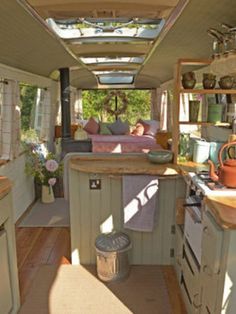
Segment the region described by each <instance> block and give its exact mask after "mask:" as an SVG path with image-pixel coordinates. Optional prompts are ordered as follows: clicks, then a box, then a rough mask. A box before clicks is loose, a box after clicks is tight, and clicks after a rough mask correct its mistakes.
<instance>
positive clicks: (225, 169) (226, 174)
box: [208, 141, 236, 188]
mask: <svg viewBox="0 0 236 314" xmlns="http://www.w3.org/2000/svg"><path fill="white" fill-rule="evenodd" d="M233 145H236V141H235V142H230V143H226V144H224V145H222V146H221V148H220V150H219V154H218V160H219V168H218V173H217V174H216V172H215V166H214V163H213V162H212V161H211V160H208V163H209V164H210V178H211V179H212V180H213V181H219V182H220V183H221V184H223V185H225V186H226V187H229V188H236V160H235V159H227V160H225V161H224V162H223V161H222V153H223V150H224V149H225V148H227V147H228V148H229V147H230V146H233Z"/></svg>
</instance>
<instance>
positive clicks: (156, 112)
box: [151, 88, 160, 121]
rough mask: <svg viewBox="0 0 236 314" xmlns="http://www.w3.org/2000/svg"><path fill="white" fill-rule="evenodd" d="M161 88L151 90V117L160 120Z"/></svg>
mask: <svg viewBox="0 0 236 314" xmlns="http://www.w3.org/2000/svg"><path fill="white" fill-rule="evenodd" d="M159 93H160V89H159V88H157V89H152V90H151V119H153V120H157V121H160V96H159Z"/></svg>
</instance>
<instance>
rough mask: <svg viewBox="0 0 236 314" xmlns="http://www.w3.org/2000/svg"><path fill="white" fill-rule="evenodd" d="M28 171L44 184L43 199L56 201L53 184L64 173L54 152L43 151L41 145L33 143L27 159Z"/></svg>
mask: <svg viewBox="0 0 236 314" xmlns="http://www.w3.org/2000/svg"><path fill="white" fill-rule="evenodd" d="M26 173H27V174H28V175H31V176H33V177H34V178H35V182H36V183H38V184H40V185H41V186H42V192H41V201H42V202H43V203H52V202H54V200H55V198H54V193H53V188H52V187H53V186H54V185H55V183H56V182H57V179H58V178H59V176H60V175H61V174H62V165H61V164H60V162H59V161H58V160H57V158H56V156H55V155H54V154H52V153H47V152H46V151H43V150H42V148H41V147H40V145H35V144H32V145H31V146H30V147H29V151H28V154H27V159H26Z"/></svg>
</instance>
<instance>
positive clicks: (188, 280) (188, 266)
mask: <svg viewBox="0 0 236 314" xmlns="http://www.w3.org/2000/svg"><path fill="white" fill-rule="evenodd" d="M182 272H183V276H184V279H185V284H186V287H187V290H188V292H189V297H190V300H191V302H192V304H193V305H194V306H195V307H196V308H199V307H200V306H201V289H200V288H201V287H200V272H199V270H198V268H197V267H196V266H195V263H194V262H192V261H191V260H190V259H189V258H188V256H187V254H186V251H185V250H184V258H183V261H182Z"/></svg>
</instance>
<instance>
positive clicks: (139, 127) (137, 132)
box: [132, 123, 144, 136]
mask: <svg viewBox="0 0 236 314" xmlns="http://www.w3.org/2000/svg"><path fill="white" fill-rule="evenodd" d="M143 133H144V126H143V125H142V123H137V124H136V127H135V129H134V130H133V132H132V134H133V135H138V136H141V135H143Z"/></svg>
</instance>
